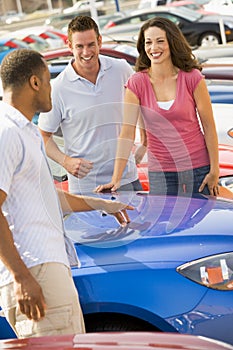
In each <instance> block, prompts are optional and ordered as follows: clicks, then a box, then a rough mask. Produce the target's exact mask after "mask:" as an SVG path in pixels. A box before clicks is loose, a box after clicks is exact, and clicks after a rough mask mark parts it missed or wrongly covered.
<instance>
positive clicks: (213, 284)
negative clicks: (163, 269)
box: [176, 252, 233, 291]
mask: <svg viewBox="0 0 233 350" xmlns="http://www.w3.org/2000/svg"><path fill="white" fill-rule="evenodd" d="M176 271H177V272H179V273H180V274H181V275H183V276H184V277H186V278H189V279H190V280H192V281H194V282H196V283H199V284H201V285H203V286H205V287H208V288H212V289H219V290H228V291H229V290H233V252H230V253H224V254H218V255H213V256H210V257H207V258H202V259H198V260H195V261H191V262H189V263H186V264H183V265H181V266H179V267H177V269H176Z"/></svg>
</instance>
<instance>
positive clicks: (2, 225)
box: [0, 210, 30, 282]
mask: <svg viewBox="0 0 233 350" xmlns="http://www.w3.org/2000/svg"><path fill="white" fill-rule="evenodd" d="M0 230H1V233H0V235H1V240H0V258H1V261H2V262H3V264H4V265H5V266H6V268H7V269H8V270H9V271H10V273H11V274H12V275H13V278H14V280H15V281H16V282H19V281H20V280H23V279H26V278H27V277H28V276H29V275H30V272H29V270H28V268H27V267H26V265H25V264H24V262H23V260H22V259H21V257H20V255H19V253H18V250H17V249H16V247H15V244H14V240H13V236H12V233H11V231H10V229H9V226H8V223H7V220H6V218H5V217H4V215H3V213H2V211H1V210H0Z"/></svg>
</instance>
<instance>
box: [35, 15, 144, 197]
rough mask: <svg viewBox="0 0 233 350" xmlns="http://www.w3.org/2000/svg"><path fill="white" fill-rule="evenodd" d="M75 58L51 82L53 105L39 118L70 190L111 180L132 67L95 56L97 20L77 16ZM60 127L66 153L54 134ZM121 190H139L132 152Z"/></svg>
mask: <svg viewBox="0 0 233 350" xmlns="http://www.w3.org/2000/svg"><path fill="white" fill-rule="evenodd" d="M68 44H69V48H70V49H71V51H72V53H73V55H74V58H73V59H72V60H71V61H70V62H69V64H68V66H67V67H66V68H65V70H64V71H63V72H62V73H61V74H60V75H59V76H58V77H57V78H56V79H55V80H54V82H53V85H52V104H53V108H52V110H51V111H50V112H48V113H42V114H41V115H40V117H39V128H40V131H41V134H42V136H43V138H44V141H45V144H46V152H47V155H48V156H49V157H50V158H52V159H53V160H54V161H56V162H57V163H59V164H61V165H62V166H63V167H64V168H65V169H66V170H67V172H68V178H69V191H70V192H72V193H85V192H92V191H93V190H94V189H95V188H96V187H97V186H98V185H100V184H102V183H107V182H109V181H110V180H111V177H112V172H113V167H114V160H115V155H116V145H117V138H118V136H119V133H120V129H121V124H122V118H123V106H122V104H123V97H124V84H125V83H126V81H127V79H128V78H129V76H130V75H131V74H133V70H132V68H131V67H130V66H129V65H128V63H127V62H126V61H125V60H119V59H114V58H110V57H105V56H102V55H99V51H100V47H101V44H102V38H101V35H100V33H99V29H98V26H97V24H96V23H95V21H94V20H93V19H92V18H91V17H88V16H77V17H76V18H74V19H73V20H72V21H71V22H70V24H69V26H68ZM59 126H61V130H62V133H63V137H64V153H63V152H62V151H61V150H60V149H59V148H58V147H57V145H56V143H55V142H54V140H53V138H52V134H53V133H54V132H56V130H57V129H58V128H59ZM120 190H141V185H140V182H139V180H138V174H137V168H136V164H135V160H134V157H133V155H132V154H131V155H130V158H129V161H128V164H127V167H126V169H125V172H124V174H123V177H122V181H121V188H120Z"/></svg>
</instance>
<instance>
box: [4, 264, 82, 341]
mask: <svg viewBox="0 0 233 350" xmlns="http://www.w3.org/2000/svg"><path fill="white" fill-rule="evenodd" d="M30 271H31V273H32V275H33V276H34V277H35V278H36V280H37V281H38V283H39V284H40V286H41V288H42V290H43V294H44V297H45V301H46V305H47V310H46V314H45V317H44V318H43V319H41V320H40V321H33V320H29V319H28V318H27V317H26V316H25V315H24V314H22V313H21V312H20V310H19V308H18V305H16V300H15V295H14V289H13V283H10V284H9V285H7V286H5V287H2V288H1V289H0V294H1V307H2V309H3V312H4V315H5V317H6V319H7V320H8V322H9V323H10V325H11V327H12V328H13V330H14V331H15V333H16V335H17V337H18V338H25V337H39V336H47V335H59V334H60V335H61V334H77V333H85V326H84V320H83V314H82V310H81V307H80V303H79V297H78V292H77V289H76V287H75V285H74V282H73V278H72V275H71V271H70V269H69V268H68V267H66V266H65V265H63V264H59V263H46V264H41V265H38V266H35V267H32V268H31V269H30Z"/></svg>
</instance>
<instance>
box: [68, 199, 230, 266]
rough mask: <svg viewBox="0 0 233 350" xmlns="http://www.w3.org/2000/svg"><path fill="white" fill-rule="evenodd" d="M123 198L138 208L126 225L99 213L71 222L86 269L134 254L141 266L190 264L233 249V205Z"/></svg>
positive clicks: (71, 234) (211, 201)
mask: <svg viewBox="0 0 233 350" xmlns="http://www.w3.org/2000/svg"><path fill="white" fill-rule="evenodd" d="M105 198H106V197H105ZM117 200H120V201H122V202H124V203H128V204H131V205H133V206H134V207H135V210H133V211H129V215H130V218H131V222H130V224H128V225H127V226H126V227H121V226H120V225H119V224H118V223H117V222H116V220H115V218H114V217H113V216H111V215H107V216H106V215H105V216H103V215H102V214H101V213H100V212H98V211H93V212H86V213H73V214H71V215H70V216H69V217H68V218H67V219H66V220H65V228H66V232H67V234H68V236H69V237H70V238H71V239H72V240H73V241H74V243H75V246H76V250H77V252H78V255H79V256H80V257H81V260H82V259H84V260H85V265H88V266H93V265H107V264H119V263H123V264H124V263H128V262H129V260H128V258H129V256H130V257H131V258H132V257H133V259H134V261H140V262H156V261H157V262H160V263H161V262H162V261H168V260H170V261H179V262H184V261H187V260H189V259H190V258H192V259H197V258H199V257H202V256H206V255H211V254H214V253H221V252H226V251H233V202H232V201H225V200H216V199H214V198H207V197H201V196H200V197H199V198H189V197H173V196H167V197H166V196H152V195H137V194H134V193H133V194H132V193H129V194H127V195H126V194H124V195H122V194H120V195H118V196H117ZM103 250H105V251H104V252H103ZM90 257H91V259H90ZM130 261H131V260H130ZM131 262H132V261H131Z"/></svg>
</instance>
